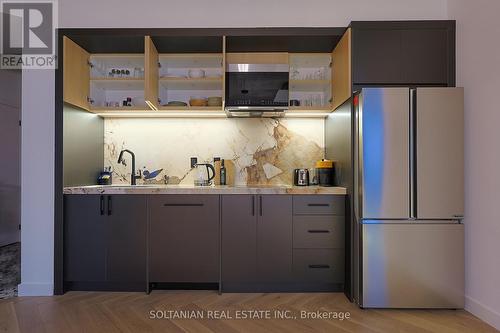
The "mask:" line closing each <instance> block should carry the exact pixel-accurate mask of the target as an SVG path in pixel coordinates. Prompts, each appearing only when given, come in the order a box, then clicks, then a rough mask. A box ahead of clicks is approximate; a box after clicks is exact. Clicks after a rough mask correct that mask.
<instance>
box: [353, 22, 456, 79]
mask: <svg viewBox="0 0 500 333" xmlns="http://www.w3.org/2000/svg"><path fill="white" fill-rule="evenodd" d="M351 28H352V55H353V57H352V61H353V84H354V85H360V86H362V85H438V86H454V85H455V22H454V21H408V22H403V21H400V22H353V23H352V24H351Z"/></svg>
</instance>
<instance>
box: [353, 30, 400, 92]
mask: <svg viewBox="0 0 500 333" xmlns="http://www.w3.org/2000/svg"><path fill="white" fill-rule="evenodd" d="M352 36H353V37H352V54H353V58H354V61H353V83H354V84H364V83H366V84H384V83H389V82H397V83H402V82H403V81H402V77H401V69H402V67H403V64H402V59H401V31H398V30H379V29H353V30H352Z"/></svg>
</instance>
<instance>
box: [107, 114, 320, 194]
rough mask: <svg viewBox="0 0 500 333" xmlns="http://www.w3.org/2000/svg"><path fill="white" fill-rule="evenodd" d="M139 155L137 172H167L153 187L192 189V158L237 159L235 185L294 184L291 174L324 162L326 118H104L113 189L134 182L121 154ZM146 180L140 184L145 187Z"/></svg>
mask: <svg viewBox="0 0 500 333" xmlns="http://www.w3.org/2000/svg"><path fill="white" fill-rule="evenodd" d="M124 148H127V149H130V150H132V151H133V152H134V153H135V155H136V169H144V168H145V169H147V170H149V171H153V170H157V169H163V171H162V172H161V173H160V174H159V175H158V177H156V179H155V180H153V181H152V182H157V183H163V182H164V178H165V176H167V177H168V182H169V184H189V185H192V184H193V181H194V178H193V177H194V175H195V172H194V171H193V170H191V169H190V157H198V161H199V162H201V161H212V160H213V158H214V157H221V158H223V159H228V160H229V159H230V160H233V162H234V164H235V184H236V185H290V184H292V182H293V169H295V168H309V167H312V166H313V165H314V162H315V161H316V160H318V159H321V158H323V157H324V120H323V119H280V120H275V119H268V118H253V119H252V118H249V119H116V118H115V119H106V120H105V122H104V163H105V166H111V167H112V170H113V184H125V183H129V182H130V156H129V155H126V157H125V159H126V162H127V166H124V165H122V164H118V163H117V160H118V155H119V153H120V150H121V149H124ZM141 182H143V181H138V183H141Z"/></svg>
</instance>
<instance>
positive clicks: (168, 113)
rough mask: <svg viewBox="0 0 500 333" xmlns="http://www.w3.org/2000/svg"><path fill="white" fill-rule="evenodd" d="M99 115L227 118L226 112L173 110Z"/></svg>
mask: <svg viewBox="0 0 500 333" xmlns="http://www.w3.org/2000/svg"><path fill="white" fill-rule="evenodd" d="M96 114H97V115H99V116H101V117H104V118H226V114H225V113H224V112H195V111H188V112H186V111H184V112H175V111H174V112H172V111H151V110H148V111H137V112H135V111H133V112H130V111H129V112H123V111H107V112H98V113H96Z"/></svg>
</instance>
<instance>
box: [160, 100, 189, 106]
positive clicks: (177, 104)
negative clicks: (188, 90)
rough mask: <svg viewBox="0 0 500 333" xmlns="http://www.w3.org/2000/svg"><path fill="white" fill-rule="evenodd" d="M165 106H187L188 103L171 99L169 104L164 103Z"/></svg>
mask: <svg viewBox="0 0 500 333" xmlns="http://www.w3.org/2000/svg"><path fill="white" fill-rule="evenodd" d="M163 106H187V103H186V102H181V101H170V102H168V103H167V104H164V105H163Z"/></svg>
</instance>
